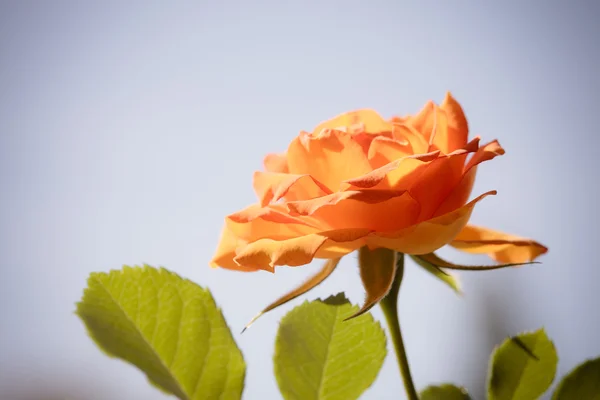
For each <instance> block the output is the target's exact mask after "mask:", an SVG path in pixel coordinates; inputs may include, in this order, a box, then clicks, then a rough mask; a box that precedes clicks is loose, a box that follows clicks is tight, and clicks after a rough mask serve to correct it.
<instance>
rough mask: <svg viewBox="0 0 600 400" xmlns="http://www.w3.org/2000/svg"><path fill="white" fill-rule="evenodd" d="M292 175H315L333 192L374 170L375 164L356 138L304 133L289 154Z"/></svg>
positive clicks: (295, 141) (331, 132)
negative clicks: (347, 181) (370, 161)
mask: <svg viewBox="0 0 600 400" xmlns="http://www.w3.org/2000/svg"><path fill="white" fill-rule="evenodd" d="M287 159H288V167H289V172H290V173H292V174H298V175H311V176H312V177H314V178H315V179H316V180H318V181H319V182H321V183H323V184H324V185H325V186H326V187H327V188H329V189H330V190H331V191H332V192H335V191H337V190H338V189H339V188H340V184H341V183H342V182H343V181H345V180H347V179H351V178H354V177H356V176H360V175H364V174H366V173H368V172H369V171H371V169H372V168H371V164H370V163H369V160H368V159H367V156H366V154H365V152H364V151H363V148H362V146H361V145H360V144H359V143H358V142H356V141H355V140H354V139H353V137H352V135H351V134H349V133H345V132H341V131H332V130H325V131H323V132H322V133H321V134H320V135H318V136H316V135H311V134H309V133H306V132H302V133H300V135H299V136H298V137H297V138H295V139H294V140H293V141H292V143H291V144H290V146H289V148H288V152H287Z"/></svg>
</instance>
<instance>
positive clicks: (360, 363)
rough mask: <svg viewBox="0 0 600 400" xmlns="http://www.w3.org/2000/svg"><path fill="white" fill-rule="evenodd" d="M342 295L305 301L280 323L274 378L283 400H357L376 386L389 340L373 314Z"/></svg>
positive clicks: (276, 342) (276, 343)
mask: <svg viewBox="0 0 600 400" xmlns="http://www.w3.org/2000/svg"><path fill="white" fill-rule="evenodd" d="M356 311H358V307H356V306H352V305H351V304H350V303H349V302H348V300H347V299H346V298H345V297H344V295H343V293H340V294H338V295H337V296H333V297H329V298H327V299H326V300H315V301H313V302H310V303H308V302H305V303H303V304H302V305H300V306H298V307H296V308H294V309H293V310H292V311H290V312H289V313H288V314H286V315H285V317H283V319H282V320H281V323H280V326H279V330H278V332H277V338H276V341H275V356H274V363H275V377H276V378H277V383H278V385H279V390H280V391H281V394H282V396H283V398H284V399H285V400H353V399H357V398H359V396H360V395H361V394H362V393H363V392H364V391H365V390H366V389H367V388H368V387H369V386H371V384H372V383H373V381H374V380H375V378H376V377H377V374H378V373H379V370H380V369H381V366H382V364H383V360H384V359H385V356H386V338H385V333H384V331H383V329H382V327H381V325H380V324H379V323H378V322H376V321H375V320H374V319H373V316H372V315H371V314H370V313H366V314H363V315H361V316H359V317H356V318H354V319H352V320H349V321H344V320H345V319H346V318H347V317H348V316H349V315H351V314H353V313H355V312H356Z"/></svg>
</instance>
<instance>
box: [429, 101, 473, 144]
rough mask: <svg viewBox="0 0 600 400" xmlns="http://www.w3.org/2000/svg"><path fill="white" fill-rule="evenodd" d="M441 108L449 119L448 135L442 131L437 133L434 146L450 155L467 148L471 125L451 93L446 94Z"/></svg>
mask: <svg viewBox="0 0 600 400" xmlns="http://www.w3.org/2000/svg"><path fill="white" fill-rule="evenodd" d="M440 108H441V109H442V110H443V111H444V112H445V113H446V116H447V118H448V129H447V131H446V135H444V134H443V133H442V132H441V131H438V132H437V133H436V136H435V139H434V145H436V146H437V147H438V148H439V149H441V150H442V151H443V152H444V153H449V152H452V151H454V150H457V149H460V148H462V147H464V146H465V144H466V143H467V139H468V137H469V124H468V123H467V118H466V117H465V114H464V112H463V109H462V107H461V106H460V104H459V103H458V101H456V100H455V99H454V97H452V94H450V92H448V93H446V98H444V101H443V102H442V105H441V106H440Z"/></svg>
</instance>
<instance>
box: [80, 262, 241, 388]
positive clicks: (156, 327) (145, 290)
mask: <svg viewBox="0 0 600 400" xmlns="http://www.w3.org/2000/svg"><path fill="white" fill-rule="evenodd" d="M76 313H77V314H78V315H79V317H80V318H81V319H82V320H83V322H84V323H85V325H86V327H87V329H88V332H89V334H90V336H91V337H92V338H93V339H94V341H95V342H96V344H97V345H98V346H99V347H100V348H101V349H102V350H104V351H105V352H106V353H107V354H108V355H109V356H111V357H118V358H121V359H123V360H125V361H127V362H129V363H131V364H133V365H135V366H136V367H138V368H139V369H141V370H142V371H143V372H144V373H145V374H146V376H147V377H148V379H149V380H150V382H151V383H153V384H154V385H156V386H157V387H159V388H161V389H162V390H164V391H166V392H168V393H171V394H173V395H175V396H177V397H178V398H180V399H186V400H196V399H207V398H220V399H239V398H241V394H242V389H243V386H244V376H245V373H246V366H245V364H244V359H243V357H242V353H241V352H240V350H239V349H238V347H237V346H236V344H235V342H234V340H233V337H232V336H231V332H230V331H229V328H228V327H227V324H226V323H225V319H224V318H223V315H222V314H221V311H220V310H219V309H218V308H217V306H216V305H215V302H214V300H213V298H212V296H211V294H210V292H209V291H208V290H207V289H203V288H201V287H199V286H198V285H196V284H195V283H193V282H191V281H189V280H187V279H182V278H180V277H179V276H178V275H176V274H174V273H172V272H169V271H167V270H166V269H163V268H161V269H155V268H152V267H150V266H144V267H143V268H140V267H133V268H131V267H127V266H125V267H123V269H122V270H120V271H111V272H110V273H92V274H91V275H90V277H89V279H88V287H87V288H86V289H85V291H84V294H83V298H82V300H81V302H80V303H78V304H77V311H76Z"/></svg>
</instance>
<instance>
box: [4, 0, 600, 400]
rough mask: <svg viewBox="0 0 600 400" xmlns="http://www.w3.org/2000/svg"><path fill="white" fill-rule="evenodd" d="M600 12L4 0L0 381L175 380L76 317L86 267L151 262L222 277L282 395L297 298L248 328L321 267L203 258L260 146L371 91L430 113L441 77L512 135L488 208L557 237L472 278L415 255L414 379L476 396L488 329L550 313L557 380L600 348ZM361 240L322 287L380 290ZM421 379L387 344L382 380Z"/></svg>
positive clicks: (254, 358)
mask: <svg viewBox="0 0 600 400" xmlns="http://www.w3.org/2000/svg"><path fill="white" fill-rule="evenodd" d="M577 3H579V4H577ZM167 4H168V5H169V6H167ZM599 10H600V6H599V5H598V4H596V5H593V2H591V1H589V2H584V1H579V2H577V1H572V2H567V1H563V2H560V3H559V2H553V1H546V2H541V1H529V2H521V3H513V4H510V3H509V2H482V1H479V2H475V1H471V2H468V1H458V2H443V1H428V2H416V1H414V2H409V1H406V2H400V1H398V2H393V1H388V2H383V1H379V2H378V1H371V2H353V1H350V2H349V1H344V2H342V1H339V2H333V1H332V2H317V1H302V2H291V1H288V2H282V1H260V0H258V1H252V2H241V1H240V2H237V3H235V2H227V1H223V2H217V1H212V2H208V1H204V2H201V1H197V2H168V3H167V2H161V1H126V2H120V1H70V2H65V1H54V2H50V1H36V2H34V1H22V2H17V1H14V2H11V1H6V0H4V1H0V57H1V59H0V61H1V62H0V152H1V154H0V184H1V194H0V234H1V240H0V267H1V268H2V270H1V272H2V275H1V276H2V277H1V279H0V318H1V319H0V398H2V399H7V400H10V399H42V398H44V399H49V398H51V399H54V398H56V399H58V398H61V399H64V398H69V399H86V400H97V399H107V400H108V399H111V400H121V399H123V400H125V399H157V400H158V399H165V398H166V397H165V396H164V395H163V394H161V393H160V392H158V391H157V390H155V389H154V388H152V387H150V386H149V385H148V384H147V382H146V380H145V377H144V376H143V374H141V373H140V372H139V371H138V370H136V369H134V368H132V367H131V366H129V365H127V364H125V363H122V362H121V361H118V360H114V359H109V358H107V357H106V356H104V355H103V354H102V353H101V352H100V351H98V349H97V348H96V347H95V346H94V345H93V343H92V341H91V340H90V339H89V338H88V337H87V336H86V333H85V330H84V326H83V324H82V323H81V322H80V321H79V319H78V318H77V317H76V316H75V315H74V314H73V311H74V303H75V302H76V301H77V300H78V299H79V298H80V296H81V294H82V290H83V288H84V286H85V284H86V278H87V276H88V274H89V273H90V272H92V271H107V270H109V269H113V268H119V267H120V266H121V265H122V264H140V263H149V264H152V265H156V266H158V265H162V266H166V267H168V268H170V269H172V270H173V271H176V272H177V273H179V274H181V275H183V276H184V277H187V278H190V279H192V280H194V281H195V282H198V283H199V284H201V285H203V286H209V287H210V289H211V291H212V292H213V294H214V296H215V298H216V300H217V302H218V304H219V305H220V306H222V308H223V310H224V314H225V317H226V318H227V321H228V323H229V325H230V326H231V327H232V329H233V330H234V332H235V338H236V340H237V342H238V343H239V345H240V346H241V348H242V350H243V352H244V356H245V358H246V361H247V364H248V373H247V378H246V389H245V392H244V398H245V399H249V400H253V399H261V400H262V399H278V398H280V395H279V392H278V389H277V385H276V382H275V380H274V378H273V375H272V369H273V368H272V353H273V348H272V345H273V341H274V337H275V333H276V329H277V322H278V320H279V319H280V318H281V317H282V315H283V314H284V313H285V312H287V311H288V310H290V309H291V307H292V305H297V304H299V303H300V300H297V301H295V302H294V303H293V304H292V305H290V306H286V307H283V308H282V309H279V310H277V311H275V312H273V313H271V314H269V315H267V316H265V317H264V318H263V319H262V320H260V321H259V322H258V323H257V324H256V325H255V326H253V327H252V329H250V330H249V331H248V332H246V333H245V334H244V335H242V336H240V335H239V334H238V332H239V331H240V330H241V328H242V327H243V325H244V324H245V323H246V322H247V321H248V320H249V319H250V318H251V317H252V316H253V315H254V314H255V313H256V312H257V311H258V310H260V309H261V307H263V306H265V305H266V304H268V303H269V302H270V301H271V300H273V299H274V298H276V297H277V296H278V295H280V294H281V293H282V292H284V291H285V290H287V289H291V288H292V287H294V285H296V284H297V283H298V282H299V281H301V280H303V279H305V278H306V277H307V276H308V275H310V274H311V273H313V272H314V271H315V270H316V268H318V267H317V265H316V264H315V265H311V266H309V267H305V268H297V269H286V268H280V269H278V270H277V273H276V274H275V275H270V274H268V273H256V274H242V273H232V272H229V271H223V270H211V269H209V267H208V265H207V262H208V260H209V259H210V258H211V256H212V253H213V250H214V248H215V246H216V244H217V239H218V236H219V232H220V229H221V224H222V222H223V218H224V216H225V215H226V214H228V213H230V212H233V211H236V210H238V209H240V208H242V207H245V206H246V205H248V204H250V203H251V202H253V201H254V194H253V192H252V187H251V178H252V173H253V171H254V170H256V169H258V168H260V167H261V163H262V158H263V155H264V154H265V153H267V152H273V151H283V150H285V148H286V147H287V144H288V142H289V141H290V140H291V139H292V138H293V136H294V135H296V134H297V133H298V132H299V131H300V130H301V129H305V130H310V129H312V128H313V127H314V126H315V125H316V124H317V123H319V122H321V121H322V120H324V119H328V118H330V117H333V116H335V115H336V114H338V113H341V112H344V111H349V110H352V109H356V108H362V107H370V108H375V109H376V110H378V111H379V112H380V113H381V114H382V115H384V116H386V117H390V116H392V115H394V114H406V113H413V112H417V111H418V110H419V109H420V108H421V107H422V106H423V105H424V104H425V102H426V101H427V100H429V99H434V100H436V101H438V102H441V100H442V99H443V97H444V94H445V92H446V91H447V90H450V91H452V93H453V94H454V95H455V97H456V98H457V99H458V100H459V101H460V102H461V103H462V105H463V106H464V108H465V110H466V113H467V117H468V118H469V122H470V125H471V128H472V134H473V135H475V134H478V135H481V136H482V138H483V140H484V141H489V140H492V139H494V138H498V139H499V140H500V142H501V143H502V145H503V146H504V147H505V149H506V151H507V154H506V155H505V156H504V157H501V158H498V159H496V160H494V161H492V162H489V163H486V164H485V165H483V166H482V167H481V168H480V170H479V171H480V173H479V178H478V181H477V184H476V187H475V192H476V193H481V192H483V191H486V190H489V189H497V190H498V192H499V195H498V196H496V197H493V198H489V199H486V200H485V201H484V202H482V203H481V204H480V205H479V206H478V207H477V208H476V211H475V213H474V217H473V222H475V223H477V224H483V225H487V226H489V227H493V228H497V229H501V230H505V231H508V232H512V233H515V234H520V235H523V236H529V237H533V238H535V239H537V240H539V241H540V242H542V243H544V244H546V245H547V246H548V247H549V248H550V252H549V253H548V254H547V255H546V256H545V257H543V258H542V261H543V264H542V265H535V266H529V267H525V268H521V269H516V270H515V269H513V270H500V271H495V272H485V273H464V274H462V276H463V283H464V289H465V292H466V295H465V296H464V297H463V298H460V297H458V296H456V295H454V294H453V293H452V292H451V291H450V290H449V289H448V288H446V287H445V286H443V285H442V284H440V283H439V282H438V281H436V280H435V279H433V278H432V277H431V276H429V275H427V274H426V273H425V272H423V271H421V270H419V269H417V268H416V267H414V265H410V266H409V268H408V270H407V272H406V277H405V284H404V287H403V290H402V293H401V300H400V301H401V307H400V308H401V319H402V320H403V327H404V332H405V339H406V342H407V343H406V344H407V346H408V351H409V357H410V361H411V363H412V369H413V373H414V378H415V381H416V384H417V386H418V387H419V388H423V387H424V386H425V385H427V384H430V383H436V382H444V381H452V382H455V383H458V384H462V385H465V386H466V387H467V388H468V389H469V390H470V391H471V392H472V393H473V395H474V396H475V398H482V396H483V393H484V386H485V375H486V370H487V360H488V356H489V354H490V352H491V350H492V348H493V347H494V345H496V344H498V343H499V342H501V341H502V340H503V339H504V338H505V337H506V336H507V335H509V334H514V333H517V332H519V331H522V330H528V329H534V328H538V327H540V326H542V325H544V326H545V327H546V328H547V330H548V332H549V334H550V336H551V337H552V338H553V339H554V340H555V343H556V346H557V348H558V351H559V353H560V354H559V355H560V365H559V374H560V375H561V376H562V375H563V374H564V373H565V372H567V371H568V370H570V369H571V368H573V367H574V366H575V365H576V364H578V363H580V362H582V361H583V360H584V359H585V358H586V357H592V356H598V355H600V335H599V334H598V332H599V330H600V313H599V312H598V305H599V304H598V303H599V300H600V293H599V292H598V282H599V280H600V268H599V266H598V262H597V260H598V257H597V255H596V254H597V251H598V244H599V243H598V225H599V222H600V219H599V217H598V209H597V208H598V207H597V204H598V194H599V192H598V189H599V185H600V179H598V162H597V160H596V157H597V154H598V145H599V144H600V139H599V136H600V135H599V133H598V100H597V98H596V94H597V93H598V92H599V91H600V79H599V77H598V71H599V70H600V51H599V47H598V45H597V42H596V40H597V38H599V37H600V25H598V24H597V15H598V12H599ZM444 254H446V255H448V256H451V257H453V258H452V259H453V260H455V261H458V262H463V263H470V262H471V263H481V262H485V261H487V260H486V259H485V258H484V257H469V256H466V255H460V254H458V253H455V252H453V251H446V252H445V253H444ZM355 260H356V256H355V255H352V256H349V257H347V258H346V259H345V260H344V262H343V263H342V265H341V267H340V268H339V269H338V270H337V271H336V273H335V274H334V275H333V276H332V277H331V278H330V279H329V280H328V281H327V282H326V283H325V284H323V285H322V286H320V287H319V288H318V289H316V290H315V291H314V292H311V293H310V294H309V295H308V296H307V297H308V298H309V299H313V298H316V297H319V296H327V295H329V294H331V293H337V292H338V291H346V293H347V294H348V295H349V296H350V298H351V299H352V300H353V301H354V302H360V301H362V299H363V290H362V288H361V285H360V281H359V276H358V273H357V269H356V268H355ZM374 315H375V317H376V318H378V319H381V318H382V315H381V312H380V310H379V309H375V311H374ZM36 393H37V394H36ZM40 393H41V394H40ZM403 396H404V394H403V388H402V386H401V381H400V379H399V375H398V369H397V366H396V363H395V359H394V357H393V355H392V354H391V353H390V355H388V358H387V359H386V362H385V364H384V367H383V369H382V371H381V374H380V375H379V377H378V379H377V381H376V382H375V384H374V386H373V387H372V388H370V389H369V390H368V391H367V392H366V393H365V395H364V398H365V399H398V398H403Z"/></svg>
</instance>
